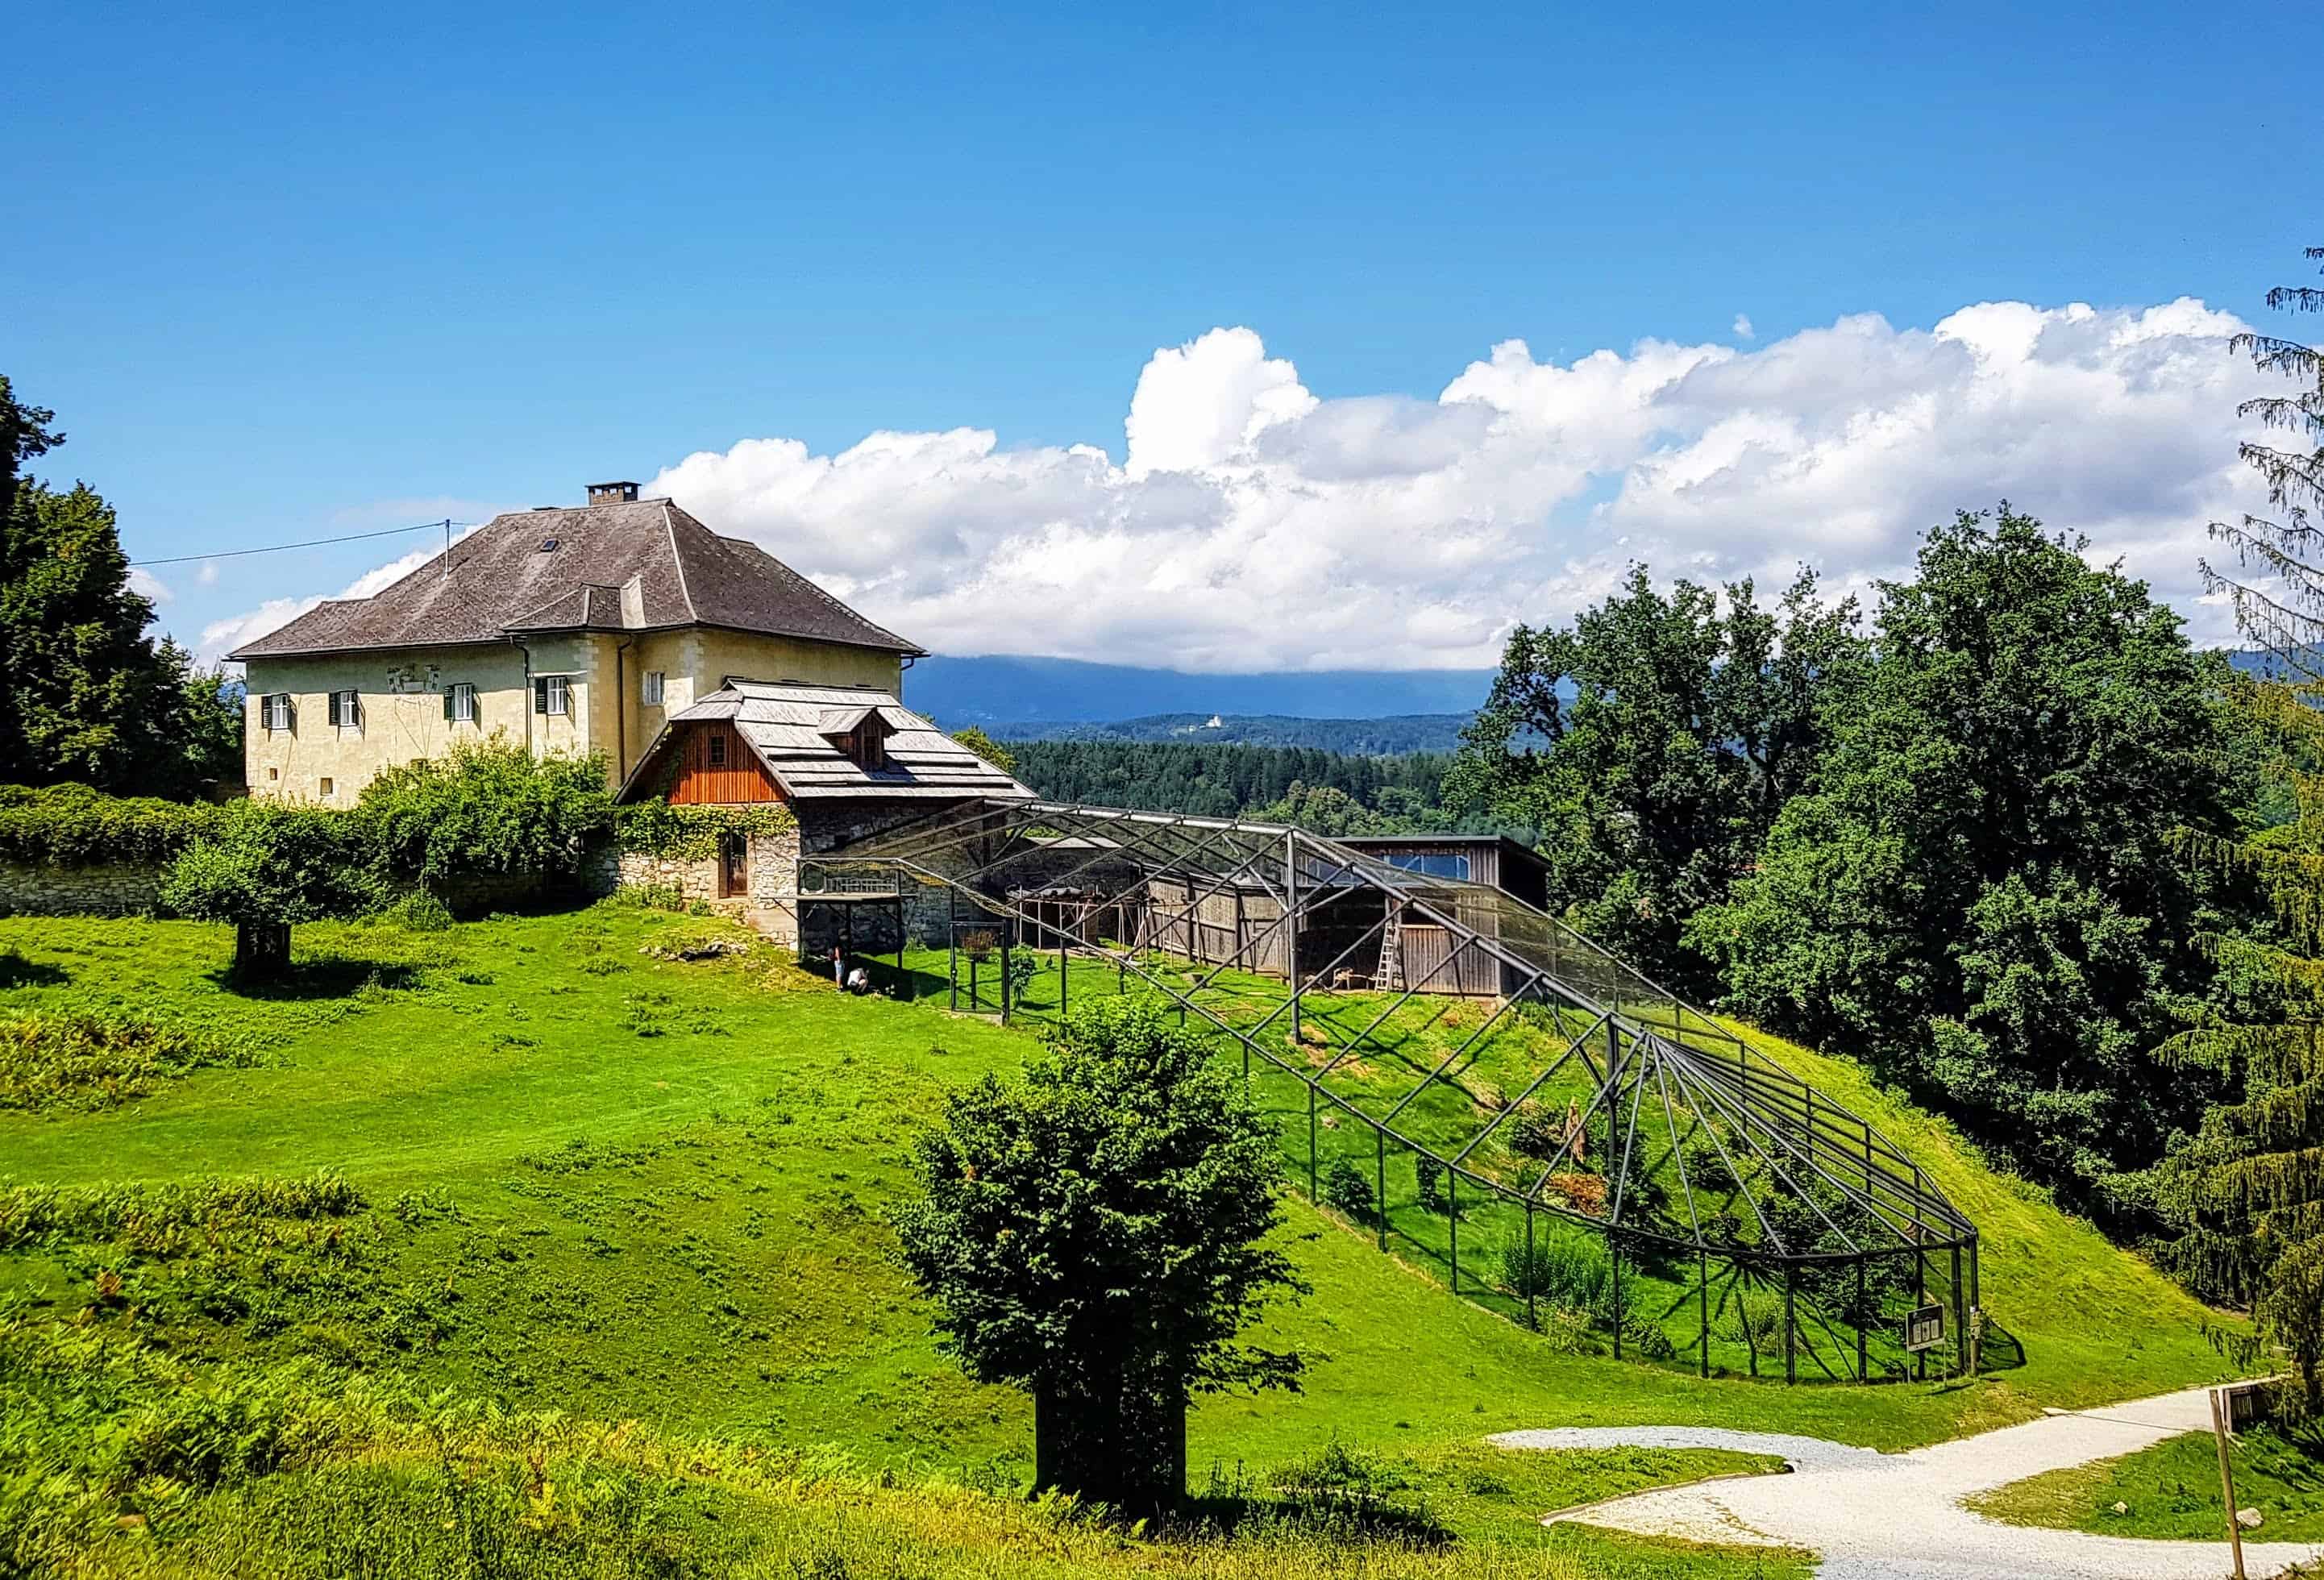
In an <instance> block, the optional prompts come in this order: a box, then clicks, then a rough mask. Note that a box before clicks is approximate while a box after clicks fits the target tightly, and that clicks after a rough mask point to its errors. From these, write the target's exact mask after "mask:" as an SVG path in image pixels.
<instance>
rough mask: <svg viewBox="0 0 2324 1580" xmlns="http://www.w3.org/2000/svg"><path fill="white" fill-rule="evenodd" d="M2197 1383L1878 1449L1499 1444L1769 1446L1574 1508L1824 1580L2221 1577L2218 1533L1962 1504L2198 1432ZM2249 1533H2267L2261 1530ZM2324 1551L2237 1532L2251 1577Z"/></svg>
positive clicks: (1725, 1435) (2201, 1426)
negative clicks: (2163, 1535) (2115, 1529)
mask: <svg viewBox="0 0 2324 1580" xmlns="http://www.w3.org/2000/svg"><path fill="white" fill-rule="evenodd" d="M2210 1428H2211V1416H2210V1408H2209V1404H2208V1403H2207V1402H2206V1400H2205V1398H2204V1391H2203V1390H2202V1389H2199V1388H2194V1389H2189V1390H2188V1391H2185V1392H2183V1393H2166V1394H2163V1395H2162V1396H2161V1397H2159V1398H2155V1399H2142V1400H2132V1401H2130V1402H2129V1403H2126V1404H2118V1405H2108V1406H2105V1407H2103V1408H2101V1409H2092V1410H2074V1411H2062V1412H2059V1413H2055V1414H2052V1415H2047V1416H2044V1417H2043V1418H2042V1419H2040V1420H2037V1421H2028V1422H2026V1423H2025V1424H2024V1425H2023V1426H2018V1427H2007V1428H2003V1429H2002V1430H2000V1431H1997V1432H1987V1433H1983V1434H1981V1435H1979V1436H1978V1437H1963V1438H1960V1439H1957V1440H1956V1441H1954V1442H1950V1443H1939V1444H1936V1445H1934V1446H1931V1447H1927V1448H1915V1449H1914V1450H1912V1451H1911V1452H1909V1453H1905V1454H1880V1453H1877V1452H1875V1451H1873V1450H1872V1449H1868V1448H1851V1447H1849V1446H1847V1445H1845V1444H1840V1443H1827V1442H1825V1441H1824V1440H1822V1439H1821V1438H1819V1437H1791V1436H1787V1435H1784V1434H1781V1433H1773V1432H1729V1431H1721V1430H1719V1429H1717V1428H1697V1427H1639V1428H1614V1427H1605V1428H1599V1427H1592V1428H1560V1429H1557V1430H1549V1431H1526V1432H1503V1433H1501V1434H1499V1436H1497V1437H1493V1438H1491V1439H1489V1441H1491V1442H1492V1443H1493V1444H1495V1445H1496V1446H1499V1447H1503V1448H1517V1449H1525V1448H1608V1447H1641V1448H1732V1449H1738V1450H1741V1451H1742V1452H1745V1453H1751V1454H1778V1455H1783V1456H1784V1459H1785V1460H1786V1461H1787V1462H1789V1463H1790V1465H1791V1466H1792V1468H1793V1471H1794V1474H1791V1475H1779V1476H1757V1477H1752V1478H1750V1479H1748V1480H1742V1481H1726V1482H1711V1483H1704V1484H1702V1485H1700V1486H1692V1487H1668V1488H1665V1489H1663V1490H1661V1491H1658V1492H1639V1493H1637V1494H1636V1495H1634V1496H1631V1497H1628V1498H1618V1499H1615V1500H1613V1501H1609V1502H1604V1503H1597V1504H1592V1505H1591V1507H1589V1508H1587V1509H1579V1510H1575V1511H1572V1512H1571V1513H1569V1514H1554V1515H1552V1516H1550V1519H1549V1523H1552V1524H1554V1523H1557V1522H1558V1521H1560V1520H1573V1521H1575V1522H1577V1523H1583V1524H1589V1525H1600V1526H1606V1527H1609V1528H1611V1529H1617V1530H1628V1531H1636V1532H1638V1533H1640V1534H1643V1535H1647V1536H1676V1537H1685V1538H1691V1539H1693V1540H1696V1541H1715V1542H1726V1543H1729V1544H1733V1545H1738V1546H1766V1547H1797V1548H1810V1549H1812V1550H1813V1551H1815V1552H1818V1553H1821V1554H1822V1555H1823V1562H1822V1565H1821V1568H1820V1569H1819V1570H1818V1573H1819V1574H1820V1575H1821V1576H1822V1577H1823V1580H1969V1577H1971V1576H2017V1577H2022V1580H2219V1577H2221V1576H2224V1575H2227V1574H2228V1573H2229V1572H2230V1571H2229V1566H2228V1558H2227V1536H2226V1533H2225V1532H2224V1531H2222V1532H2221V1533H2220V1538H2219V1539H2218V1541H2216V1542H2190V1541H2140V1540H2136V1539H2134V1538H2126V1537H2112V1536H2090V1535H2088V1534H2085V1533H2084V1532H2081V1531H2073V1530H2038V1529H2030V1528H2028V1527H2024V1526H2016V1525H2001V1524H1998V1523H1997V1522H1995V1521H1993V1520H1987V1519H1986V1518H1984V1517H1983V1516H1982V1515H1978V1514H1973V1513H1971V1512H1969V1510H1967V1509H1965V1508H1963V1507H1962V1506H1961V1502H1962V1500H1963V1499H1965V1498H1968V1497H1969V1496H1971V1495H1972V1494H1974V1493H1978V1492H1987V1491H1989V1490H1990V1489H1992V1488H1995V1487H2000V1486H2006V1485H2007V1484H2008V1483H2011V1482H2016V1481H2023V1480H2024V1479H2025V1478H2026V1477H2027V1476H2031V1475H2039V1474H2041V1473H2043V1471H2047V1470H2061V1469H2063V1468H2065V1467H2066V1466H2068V1465H2086V1464H2088V1463H2089V1462H2090V1461H2091V1460H2094V1459H2111V1458H2113V1457H2115V1456H2116V1455H2123V1454H2131V1453H2135V1452H2136V1451H2137V1450H2139V1449H2141V1448H2145V1447H2149V1446H2153V1444H2156V1443H2160V1442H2162V1441H2163V1439H2165V1438H2167V1437H2177V1436H2179V1435H2180V1434H2181V1433H2182V1432H2192V1431H2198V1430H2200V1431H2206V1432H2208V1431H2209V1430H2210ZM2260 1534H2263V1535H2264V1531H2263V1532H2261V1533H2260ZM2318 1562H2324V1545H2318V1544H2307V1543H2292V1542H2267V1541H2248V1540H2247V1541H2246V1542H2245V1543H2244V1565H2245V1568H2246V1572H2247V1573H2248V1574H2249V1575H2251V1577H2252V1580H2260V1577H2261V1576H2263V1575H2282V1574H2283V1573H2284V1572H2285V1571H2286V1570H2287V1569H2289V1568H2290V1567H2291V1566H2293V1565H2295V1564H2303V1563H2318Z"/></svg>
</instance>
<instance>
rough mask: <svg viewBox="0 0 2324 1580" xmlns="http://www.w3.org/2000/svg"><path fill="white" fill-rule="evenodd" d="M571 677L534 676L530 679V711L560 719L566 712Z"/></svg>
mask: <svg viewBox="0 0 2324 1580" xmlns="http://www.w3.org/2000/svg"><path fill="white" fill-rule="evenodd" d="M571 682H572V677H571V676H569V675H535V676H534V677H533V678H532V711H533V712H535V713H540V714H548V715H549V716H553V717H561V716H563V715H564V714H565V713H566V712H567V711H568V709H567V702H568V700H569V698H570V695H571V693H570V687H571Z"/></svg>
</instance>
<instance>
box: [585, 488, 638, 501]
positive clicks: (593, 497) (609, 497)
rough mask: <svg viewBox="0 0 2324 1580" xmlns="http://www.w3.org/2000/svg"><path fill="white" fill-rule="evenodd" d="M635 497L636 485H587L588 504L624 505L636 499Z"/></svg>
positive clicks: (636, 494)
mask: <svg viewBox="0 0 2324 1580" xmlns="http://www.w3.org/2000/svg"><path fill="white" fill-rule="evenodd" d="M637 496H638V485H636V484H634V483H592V484H590V485H589V503H590V504H628V503H629V502H630V501H632V500H633V499H635V498H637Z"/></svg>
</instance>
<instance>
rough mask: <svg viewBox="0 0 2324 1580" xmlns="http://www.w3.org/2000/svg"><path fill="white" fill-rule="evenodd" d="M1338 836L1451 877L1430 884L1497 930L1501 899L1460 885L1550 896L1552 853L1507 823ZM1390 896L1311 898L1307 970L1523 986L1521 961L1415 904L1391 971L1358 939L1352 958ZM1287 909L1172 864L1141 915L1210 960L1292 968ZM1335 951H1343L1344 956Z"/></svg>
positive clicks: (1443, 902) (1266, 895)
mask: <svg viewBox="0 0 2324 1580" xmlns="http://www.w3.org/2000/svg"><path fill="white" fill-rule="evenodd" d="M1338 843H1340V844H1342V845H1346V846H1348V847H1349V848H1350V849H1351V850H1355V851H1358V852H1360V853H1361V854H1363V855H1369V856H1373V857H1376V858H1378V859H1379V860H1380V861H1383V862H1386V863H1387V864H1389V865H1390V866H1396V867H1401V868H1404V869H1405V870H1406V871H1408V872H1413V873H1420V874H1422V875H1424V876H1427V877H1435V878H1443V879H1444V880H1445V881H1446V883H1445V887H1444V888H1443V890H1440V891H1436V892H1434V893H1432V894H1431V896H1430V898H1429V903H1430V904H1431V906H1432V907H1433V908H1434V909H1435V910H1439V911H1441V912H1449V913H1450V914H1451V915H1452V919H1454V920H1456V921H1458V922H1460V923H1461V924H1462V926H1464V927H1469V928H1473V929H1476V931H1478V932H1479V933H1481V934H1483V935H1485V936H1486V937H1492V936H1494V935H1495V934H1496V932H1497V931H1498V929H1499V919H1498V918H1497V917H1496V915H1495V913H1494V910H1493V907H1492V906H1491V905H1490V903H1489V902H1486V901H1480V900H1479V899H1477V898H1463V897H1462V890H1461V885H1462V884H1469V883H1475V884H1482V885H1484V886H1486V887H1488V888H1494V889H1500V890H1503V891H1504V892H1508V893H1509V894H1512V895H1514V896H1516V897H1517V899H1520V900H1523V901H1526V903H1527V904H1529V905H1532V906H1535V907H1540V906H1542V905H1543V903H1544V901H1545V900H1546V899H1547V896H1548V864H1546V863H1545V862H1544V861H1543V860H1542V859H1541V857H1539V856H1537V855H1535V854H1534V853H1533V852H1532V851H1530V850H1527V849H1526V847H1525V846H1524V845H1519V844H1518V843H1517V841H1516V840H1514V839H1509V838H1507V837H1504V836H1500V835H1494V834H1478V835H1467V834H1443V835H1397V836H1380V837H1376V838H1356V839H1342V840H1340V841H1339V842H1338ZM1332 875H1333V874H1331V873H1329V872H1327V871H1323V870H1321V869H1320V868H1319V869H1318V870H1314V871H1311V872H1309V873H1305V874H1304V881H1305V882H1307V883H1309V884H1323V885H1325V886H1329V885H1330V880H1331V878H1332ZM1214 884H1215V886H1213V885H1214ZM1381 903H1382V901H1381V899H1380V896H1379V892H1377V891H1374V890H1364V891H1360V892H1359V891H1356V890H1354V889H1352V888H1351V889H1350V890H1349V892H1347V893H1346V894H1345V896H1344V898H1342V899H1340V900H1337V901H1333V900H1326V901H1323V902H1321V903H1320V904H1315V905H1311V906H1310V907H1308V908H1306V909H1305V910H1304V912H1303V915H1302V918H1301V921H1300V927H1299V969H1300V971H1301V973H1302V974H1303V975H1312V974H1316V973H1321V972H1323V971H1325V970H1326V969H1327V968H1328V969H1333V974H1334V975H1337V974H1338V972H1339V971H1346V972H1348V973H1349V974H1350V976H1351V980H1353V981H1356V982H1360V983H1361V984H1364V985H1367V986H1376V985H1378V986H1395V987H1397V988H1399V989H1401V988H1403V987H1405V986H1417V988H1418V990H1419V991H1420V992H1422V993H1450V994H1456V995H1462V996H1470V997H1481V998H1498V997H1499V996H1501V995H1502V994H1504V993H1512V992H1515V991H1516V986H1517V981H1518V980H1519V978H1520V976H1521V975H1522V974H1521V973H1519V972H1517V970H1516V969H1515V968H1514V967H1510V966H1505V965H1503V964H1502V963H1501V962H1500V961H1499V960H1497V959H1495V958H1493V957H1492V956H1489V955H1487V954H1485V953H1483V952H1482V951H1480V950H1478V949H1474V948H1471V949H1468V950H1461V949H1460V947H1459V939H1458V938H1457V936H1456V935H1455V934H1454V933H1453V932H1452V929H1448V928H1446V927H1444V926H1443V924H1442V923H1440V922H1436V921H1434V920H1432V919H1429V918H1428V917H1426V916H1425V915H1424V914H1422V913H1421V912H1419V911H1417V910H1414V909H1413V908H1412V907H1411V906H1409V905H1406V906H1404V907H1402V908H1401V914H1399V915H1398V916H1397V928H1396V938H1397V943H1396V946H1395V950H1394V953H1395V955H1397V956H1399V958H1397V959H1396V960H1394V961H1393V962H1390V963H1388V964H1390V965H1391V966H1392V969H1389V970H1388V971H1387V972H1386V973H1385V975H1387V977H1388V981H1387V982H1385V983H1383V982H1382V981H1381V980H1380V979H1381V977H1382V975H1384V973H1383V971H1382V966H1383V964H1384V963H1383V961H1382V959H1381V956H1380V954H1379V951H1378V949H1377V948H1374V949H1359V950H1357V951H1356V954H1355V956H1352V957H1350V958H1348V959H1345V960H1342V959H1341V956H1342V954H1343V952H1345V951H1346V950H1347V949H1348V948H1349V947H1350V946H1351V945H1352V944H1354V943H1355V941H1356V940H1357V939H1358V938H1360V937H1361V936H1362V935H1363V934H1364V933H1365V932H1366V931H1367V930H1368V929H1370V928H1371V926H1372V924H1373V923H1375V922H1377V921H1379V920H1380V910H1379V908H1380V905H1381ZM1282 915H1283V904H1282V901H1280V900H1279V899H1278V898H1277V895H1276V894H1275V892H1273V891H1272V890H1271V889H1269V888H1268V886H1267V885H1265V884H1262V883H1259V882H1256V881H1251V882H1225V883H1216V882H1215V881H1213V882H1199V881H1196V882H1190V881H1189V880H1188V879H1186V878H1185V877H1183V876H1178V875H1175V874H1171V875H1163V876H1157V877H1156V878H1154V879H1152V880H1151V881H1150V882H1148V884H1147V886H1146V901H1145V903H1144V905H1143V906H1141V907H1140V908H1139V913H1138V914H1137V915H1136V916H1135V917H1134V918H1133V919H1134V921H1135V923H1136V931H1137V942H1138V943H1139V946H1140V947H1145V948H1151V949H1160V950H1162V951H1164V952H1165V953H1167V954H1172V955H1179V956H1185V958H1187V959H1189V960H1193V961H1196V962H1198V963H1200V964H1203V965H1206V966H1216V965H1224V964H1226V963H1228V962H1230V961H1231V962H1232V963H1233V965H1234V966H1235V968H1236V969H1238V970H1244V971H1252V972H1257V973H1259V974H1260V975H1268V976H1283V975H1287V974H1288V972H1289V969H1290V961H1289V954H1290V929H1288V928H1283V927H1278V926H1277V925H1276V923H1277V920H1278V919H1280V918H1281V916H1282ZM1456 955H1457V958H1455V957H1454V956H1456ZM1334 961H1340V964H1339V966H1337V967H1336V968H1334V967H1333V962H1334ZM1323 985H1329V984H1323Z"/></svg>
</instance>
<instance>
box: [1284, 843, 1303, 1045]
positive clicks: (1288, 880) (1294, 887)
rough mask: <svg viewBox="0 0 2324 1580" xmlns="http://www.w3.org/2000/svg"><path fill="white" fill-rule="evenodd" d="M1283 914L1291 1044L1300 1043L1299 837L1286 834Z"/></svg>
mask: <svg viewBox="0 0 2324 1580" xmlns="http://www.w3.org/2000/svg"><path fill="white" fill-rule="evenodd" d="M1283 915H1284V918H1285V924H1286V930H1287V931H1288V933H1289V937H1288V938H1287V939H1286V941H1285V943H1284V946H1283V948H1284V955H1283V963H1284V966H1285V967H1286V971H1285V975H1287V976H1289V977H1290V979H1291V1046H1292V1047H1294V1048H1296V1047H1298V1046H1299V836H1297V835H1296V834H1286V835H1284V836H1283Z"/></svg>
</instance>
